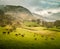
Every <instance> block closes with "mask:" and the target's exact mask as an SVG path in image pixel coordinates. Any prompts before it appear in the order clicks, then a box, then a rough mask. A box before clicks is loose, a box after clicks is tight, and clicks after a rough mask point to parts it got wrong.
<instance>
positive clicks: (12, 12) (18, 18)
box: [0, 5, 33, 26]
mask: <svg viewBox="0 0 60 49" xmlns="http://www.w3.org/2000/svg"><path fill="white" fill-rule="evenodd" d="M0 10H1V11H2V15H3V16H2V15H1V12H0V18H1V20H2V21H0V24H1V25H2V24H5V25H6V24H14V25H16V26H17V25H20V24H22V23H23V21H25V20H30V19H32V18H33V15H32V13H31V12H30V11H29V10H28V9H27V8H25V7H22V6H14V5H0ZM3 13H4V14H3Z"/></svg>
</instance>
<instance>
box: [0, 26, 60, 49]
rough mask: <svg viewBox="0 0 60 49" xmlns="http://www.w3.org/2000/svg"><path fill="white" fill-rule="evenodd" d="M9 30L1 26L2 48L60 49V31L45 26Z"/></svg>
mask: <svg viewBox="0 0 60 49" xmlns="http://www.w3.org/2000/svg"><path fill="white" fill-rule="evenodd" d="M4 32H6V33H4ZM8 32H9V31H8V30H6V29H5V28H3V27H0V49H60V32H56V31H51V30H47V29H46V28H45V27H25V28H17V29H16V30H14V31H13V32H10V33H8Z"/></svg>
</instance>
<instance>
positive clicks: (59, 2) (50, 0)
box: [0, 0, 60, 12]
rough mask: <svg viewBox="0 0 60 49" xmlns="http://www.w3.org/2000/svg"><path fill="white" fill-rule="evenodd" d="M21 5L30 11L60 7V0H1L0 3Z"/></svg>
mask: <svg viewBox="0 0 60 49" xmlns="http://www.w3.org/2000/svg"><path fill="white" fill-rule="evenodd" d="M2 4H4V5H21V6H24V7H26V8H28V9H29V10H30V11H32V12H35V11H40V10H43V9H49V8H50V9H52V8H54V9H55V8H60V0H38V1H37V0H0V5H2Z"/></svg>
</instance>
